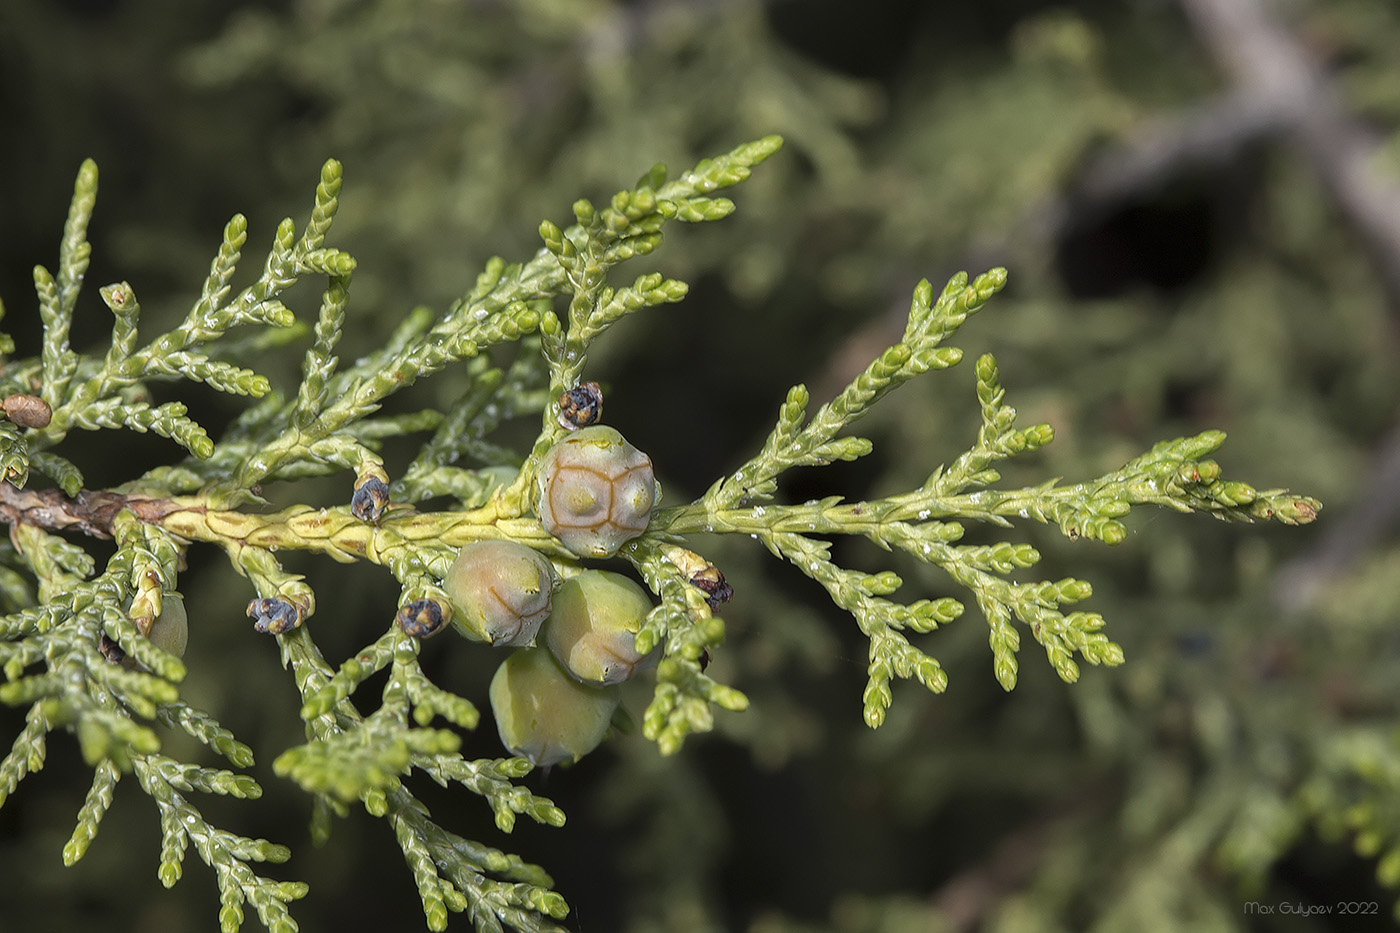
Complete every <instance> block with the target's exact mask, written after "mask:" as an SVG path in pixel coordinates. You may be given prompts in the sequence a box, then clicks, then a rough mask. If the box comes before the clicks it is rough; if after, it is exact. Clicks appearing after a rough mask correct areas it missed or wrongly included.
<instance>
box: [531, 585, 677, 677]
mask: <svg viewBox="0 0 1400 933" xmlns="http://www.w3.org/2000/svg"><path fill="white" fill-rule="evenodd" d="M650 611H651V600H650V599H649V598H648V597H647V593H646V590H644V589H642V588H641V587H640V586H638V585H637V584H635V583H633V582H632V581H631V580H629V579H627V578H626V577H624V576H622V575H621V574H617V573H609V572H608V571H606V570H585V571H584V572H583V573H581V574H579V575H578V576H576V577H570V578H569V579H568V580H565V581H564V583H563V585H561V586H560V587H559V591H558V592H557V593H555V594H554V610H553V611H552V612H550V614H549V618H548V619H547V620H546V621H545V629H544V639H545V644H546V645H548V647H549V651H550V653H551V654H553V655H554V659H555V660H556V661H558V662H559V666H560V667H562V668H564V670H565V671H567V672H568V673H569V674H570V675H572V676H573V677H574V678H576V679H577V680H579V681H581V682H582V683H586V684H594V685H601V686H606V685H608V684H620V683H622V682H623V681H624V680H627V679H628V678H630V677H631V676H632V675H633V674H635V673H636V672H637V671H638V670H639V669H640V668H641V667H642V665H643V664H644V663H645V662H646V661H647V660H648V659H649V658H651V657H652V654H651V653H647V652H640V651H638V650H637V631H638V630H639V629H640V628H641V626H642V620H643V619H645V618H646V616H647V613H648V612H650Z"/></svg>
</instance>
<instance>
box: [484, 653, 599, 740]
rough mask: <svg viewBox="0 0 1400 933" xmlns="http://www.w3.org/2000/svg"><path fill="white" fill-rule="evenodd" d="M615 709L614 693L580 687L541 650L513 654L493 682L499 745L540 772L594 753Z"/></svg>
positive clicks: (493, 707) (548, 654) (492, 695)
mask: <svg viewBox="0 0 1400 933" xmlns="http://www.w3.org/2000/svg"><path fill="white" fill-rule="evenodd" d="M617 704H618V696H617V691H616V690H610V689H608V688H606V687H599V686H589V685H588V684H583V683H579V682H578V681H577V680H576V679H575V678H574V677H572V676H570V675H569V673H568V672H566V671H564V670H563V669H562V668H560V666H559V664H558V663H556V661H555V660H554V658H553V656H552V655H551V654H550V653H549V652H548V651H545V650H544V649H543V648H520V649H517V650H516V651H513V652H511V654H510V657H508V658H506V659H505V661H503V662H501V666H500V667H499V668H497V669H496V675H495V676H494V677H492V678H491V712H492V713H493V714H494V715H495V717H496V729H497V730H498V731H499V732H500V735H501V744H502V745H504V746H505V747H506V748H508V749H510V753H511V754H512V755H519V756H521V757H522V758H527V759H529V761H530V763H531V764H534V765H538V766H541V767H545V766H548V765H554V764H558V763H559V762H561V761H578V760H579V759H580V758H582V757H583V756H584V755H587V754H588V753H589V752H591V751H593V749H595V748H597V747H598V745H599V744H600V743H601V742H602V741H603V737H604V736H605V735H607V732H608V725H609V723H611V722H612V717H613V713H614V712H615V711H616V710H617Z"/></svg>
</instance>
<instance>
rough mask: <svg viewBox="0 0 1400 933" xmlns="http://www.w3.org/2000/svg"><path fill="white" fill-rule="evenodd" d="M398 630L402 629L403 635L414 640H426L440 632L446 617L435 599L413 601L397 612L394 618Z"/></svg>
mask: <svg viewBox="0 0 1400 933" xmlns="http://www.w3.org/2000/svg"><path fill="white" fill-rule="evenodd" d="M394 621H395V622H397V623H398V625H399V628H401V629H403V631H404V634H405V635H412V636H413V637H414V638H428V637H430V636H432V635H436V634H437V633H438V632H440V631H442V626H443V623H444V622H445V621H447V617H446V616H445V615H444V614H443V611H442V606H441V605H440V604H439V603H438V601H437V600H435V599H415V600H414V601H413V602H411V603H409V604H408V605H406V606H404V607H403V608H402V609H400V610H399V614H398V615H397V616H395V617H394Z"/></svg>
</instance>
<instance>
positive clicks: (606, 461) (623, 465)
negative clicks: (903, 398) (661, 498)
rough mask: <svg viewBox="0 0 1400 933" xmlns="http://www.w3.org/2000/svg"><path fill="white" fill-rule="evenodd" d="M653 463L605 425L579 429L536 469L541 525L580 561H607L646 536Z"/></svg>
mask: <svg viewBox="0 0 1400 933" xmlns="http://www.w3.org/2000/svg"><path fill="white" fill-rule="evenodd" d="M657 498H658V496H657V491H656V477H655V476H654V474H653V473H652V468H651V458H650V457H648V456H647V455H646V454H644V453H642V452H641V451H640V450H638V449H637V448H635V447H633V446H632V445H631V444H629V443H627V441H626V440H624V439H623V437H622V435H621V434H619V433H618V432H617V431H616V430H615V429H613V428H610V427H607V426H605V425H594V426H592V427H586V428H581V429H580V430H578V431H577V432H576V433H574V434H570V435H569V436H567V437H565V438H564V439H563V440H561V441H560V442H559V443H558V444H555V445H554V447H553V448H551V449H550V451H549V453H548V454H546V455H545V458H544V461H543V462H542V463H541V464H540V501H539V516H540V524H541V525H543V526H544V528H545V530H546V531H548V532H549V533H550V534H552V535H554V536H555V537H556V538H558V539H559V540H560V541H563V542H564V546H565V547H566V548H568V549H569V550H570V551H573V552H574V553H575V554H577V555H578V556H579V557H611V556H612V555H614V554H616V553H617V550H618V548H620V547H622V546H623V545H624V544H626V543H627V542H628V541H631V540H632V539H633V538H635V537H637V536H638V535H640V534H641V533H642V532H644V531H646V528H647V521H648V520H649V519H650V518H651V507H652V505H653V504H654V503H655V502H656V500H657Z"/></svg>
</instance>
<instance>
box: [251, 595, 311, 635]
mask: <svg viewBox="0 0 1400 933" xmlns="http://www.w3.org/2000/svg"><path fill="white" fill-rule="evenodd" d="M248 618H250V619H254V620H256V621H255V622H254V623H253V628H254V629H256V630H257V631H259V632H262V633H263V634H265V635H281V634H283V633H284V632H290V631H291V630H292V629H294V628H296V627H297V626H298V625H301V612H300V611H298V610H297V607H296V606H293V605H292V604H291V603H289V602H287V601H286V600H282V599H255V600H253V601H252V602H250V603H249V604H248Z"/></svg>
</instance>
